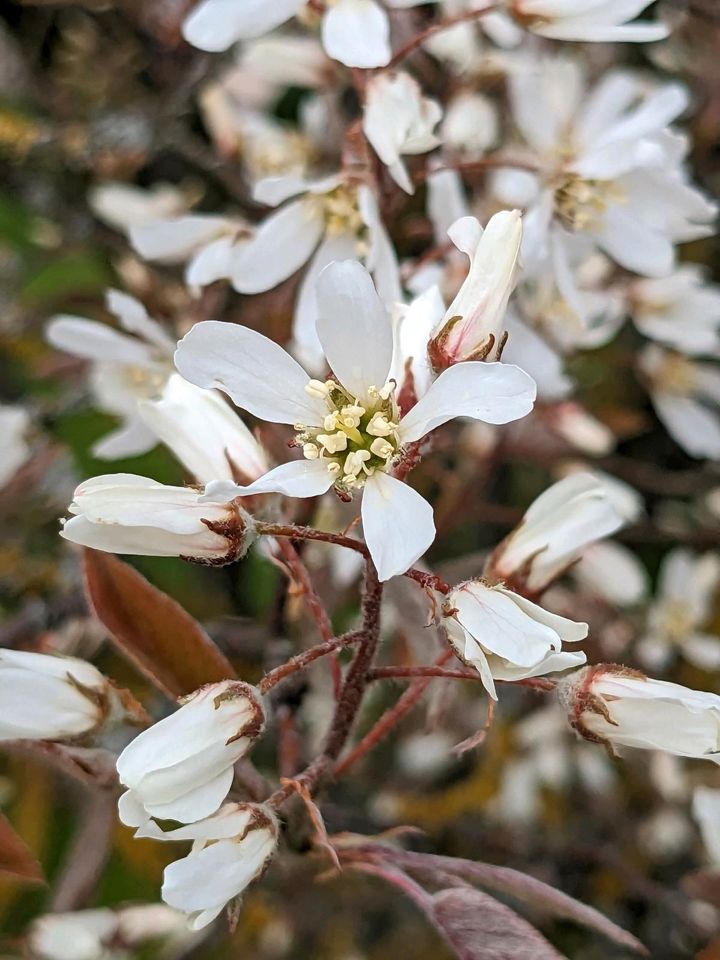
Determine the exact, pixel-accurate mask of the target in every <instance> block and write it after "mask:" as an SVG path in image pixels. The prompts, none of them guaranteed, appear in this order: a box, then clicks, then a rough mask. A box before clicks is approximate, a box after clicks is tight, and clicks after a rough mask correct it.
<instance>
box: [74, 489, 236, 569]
mask: <svg viewBox="0 0 720 960" xmlns="http://www.w3.org/2000/svg"><path fill="white" fill-rule="evenodd" d="M201 497H202V495H201V494H200V493H198V491H196V490H191V489H188V488H186V487H170V486H165V485H163V484H162V483H157V482H156V481H155V480H150V479H148V478H147V477H137V476H134V475H133V474H127V473H120V474H107V475H105V476H102V477H95V478H94V479H92V480H86V481H85V483H81V484H80V486H79V487H78V488H77V490H76V491H75V494H74V499H73V502H72V503H71V504H70V507H69V511H70V513H71V514H73V516H72V517H71V518H70V519H69V520H67V521H66V522H65V524H64V526H63V529H62V531H61V535H62V536H63V537H64V538H65V539H66V540H71V541H72V542H73V543H79V544H82V546H85V547H92V548H93V549H95V550H105V551H107V552H108V553H125V554H134V555H138V556H145V557H182V558H183V559H184V560H192V561H194V562H196V563H206V564H212V565H217V566H222V565H223V564H226V563H233V562H234V561H235V560H238V559H239V558H240V557H242V556H244V554H245V553H246V551H247V549H248V547H249V546H250V544H251V543H252V541H253V539H254V523H253V520H252V517H251V516H250V515H249V514H248V513H246V512H245V511H244V510H243V509H242V508H241V507H239V506H237V505H236V504H234V503H203V502H201Z"/></svg>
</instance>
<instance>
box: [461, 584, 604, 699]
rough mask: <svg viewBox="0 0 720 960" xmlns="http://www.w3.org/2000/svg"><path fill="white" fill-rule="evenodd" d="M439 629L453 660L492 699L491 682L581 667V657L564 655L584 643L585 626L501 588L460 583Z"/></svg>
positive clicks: (521, 678)
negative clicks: (569, 646) (473, 674)
mask: <svg viewBox="0 0 720 960" xmlns="http://www.w3.org/2000/svg"><path fill="white" fill-rule="evenodd" d="M443 612H444V618H443V626H444V627H445V630H446V632H447V635H448V639H449V640H450V644H451V646H452V647H453V649H454V650H455V653H456V654H457V656H458V657H459V658H460V659H461V660H463V661H464V662H465V663H467V664H469V665H470V666H472V667H475V669H476V670H477V671H478V672H479V674H480V676H481V677H482V681H483V684H484V685H485V688H486V690H487V691H488V693H489V694H490V695H491V696H492V697H493V698H495V699H497V694H496V692H495V684H494V682H493V680H494V679H495V680H523V679H525V678H526V677H538V676H542V675H544V674H547V673H553V672H555V671H557V670H567V669H568V668H569V667H576V666H580V665H581V664H583V663H585V654H584V653H569V652H567V651H562V649H561V648H562V644H563V641H564V642H566V643H567V642H571V643H573V642H576V641H578V640H584V639H585V637H586V636H587V634H588V625H587V624H586V623H576V622H575V621H574V620H568V619H566V618H565V617H560V616H558V615H557V614H554V613H550V612H548V611H547V610H544V609H543V608H542V607H540V606H538V604H536V603H532V602H531V601H530V600H526V599H525V598H524V597H521V596H518V594H516V593H513V592H512V591H510V590H506V589H505V588H504V587H501V586H491V585H490V584H487V583H483V582H482V581H480V580H469V581H467V582H466V583H461V584H459V585H458V586H457V587H455V588H454V589H453V590H451V591H450V593H449V594H448V595H447V598H446V600H445V602H444V603H443Z"/></svg>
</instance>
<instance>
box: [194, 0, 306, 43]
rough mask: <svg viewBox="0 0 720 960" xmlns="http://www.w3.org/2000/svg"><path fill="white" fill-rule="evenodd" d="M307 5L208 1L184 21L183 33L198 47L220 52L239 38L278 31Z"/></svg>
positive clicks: (301, 1) (299, 1)
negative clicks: (278, 28) (276, 28)
mask: <svg viewBox="0 0 720 960" xmlns="http://www.w3.org/2000/svg"><path fill="white" fill-rule="evenodd" d="M303 6H305V0H271V2H268V0H204V3H200V4H198V6H197V7H195V9H194V10H193V11H192V13H191V14H190V16H189V17H188V18H187V19H186V20H185V22H184V23H183V36H184V37H185V39H186V40H187V42H188V43H191V44H192V45H193V46H194V47H198V49H200V50H207V51H208V52H210V53H217V52H219V51H220V50H227V48H228V47H230V46H232V44H233V43H235V41H236V40H250V39H252V38H253V37H259V36H262V34H263V33H268V32H269V31H270V30H274V29H275V27H279V26H280V24H281V23H285V21H286V20H289V19H290V17H294V16H295V14H296V13H297V12H298V11H299V10H300V9H301V8H302V7H303Z"/></svg>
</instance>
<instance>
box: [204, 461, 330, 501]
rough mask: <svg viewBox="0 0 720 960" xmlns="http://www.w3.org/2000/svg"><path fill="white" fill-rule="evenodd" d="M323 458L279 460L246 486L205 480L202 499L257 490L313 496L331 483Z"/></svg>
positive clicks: (233, 495) (219, 499)
mask: <svg viewBox="0 0 720 960" xmlns="http://www.w3.org/2000/svg"><path fill="white" fill-rule="evenodd" d="M333 482H334V480H333V478H332V477H331V476H330V474H329V473H328V469H327V463H325V462H324V461H323V460H291V461H290V462H289V463H281V464H280V466H279V467H275V468H274V469H273V470H270V471H269V472H268V473H266V474H265V476H264V477H260V479H259V480H256V481H255V482H254V483H250V484H248V485H247V486H240V485H233V484H229V483H227V481H220V482H218V483H215V482H213V483H209V484H208V485H207V488H206V490H205V496H204V497H202V498H201V501H202V500H213V501H219V502H222V501H226V500H232V499H233V498H234V497H249V496H252V495H254V494H257V493H283V494H285V496H286V497H317V496H319V495H320V494H321V493H325V491H326V490H329V489H330V487H331V486H332V485H333Z"/></svg>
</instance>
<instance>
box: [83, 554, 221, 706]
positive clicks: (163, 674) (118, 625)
mask: <svg viewBox="0 0 720 960" xmlns="http://www.w3.org/2000/svg"><path fill="white" fill-rule="evenodd" d="M84 564H85V583H86V589H87V595H88V601H89V603H90V606H91V608H92V610H93V611H94V613H95V616H96V617H97V618H98V620H100V622H101V623H102V624H103V626H105V627H106V628H107V630H108V631H109V632H110V634H111V635H112V637H113V639H114V640H115V642H116V643H117V645H118V646H119V647H120V649H121V650H122V652H123V653H124V654H125V655H126V656H127V657H128V658H129V659H130V660H132V662H133V663H134V664H135V666H136V667H137V668H138V669H139V670H141V671H142V672H143V673H144V674H145V675H146V676H147V677H149V678H150V680H152V681H153V683H155V684H156V685H157V686H158V687H160V689H161V690H163V691H165V693H167V694H168V695H169V696H171V697H173V698H174V697H180V696H183V695H185V694H187V693H191V692H192V691H193V690H196V689H197V688H198V687H200V686H202V685H203V684H204V683H215V682H217V681H218V680H226V679H228V678H231V679H234V678H235V676H236V674H235V671H234V670H233V668H232V666H231V665H230V663H229V662H228V660H226V658H225V657H224V656H223V654H222V653H221V652H220V651H219V650H218V648H217V647H216V646H215V644H214V643H213V642H212V640H211V639H210V637H208V635H207V634H206V633H205V631H204V630H203V628H202V627H201V626H200V624H199V623H198V622H197V621H196V620H195V619H193V617H191V616H190V614H189V613H187V611H185V610H183V608H182V607H181V606H180V605H179V604H178V603H176V602H175V601H174V600H172V599H171V598H170V597H168V596H167V594H165V593H163V592H162V591H161V590H158V589H157V587H154V586H152V584H150V583H148V581H147V580H146V579H145V577H143V576H142V575H141V574H139V573H138V572H137V570H134V569H133V568H132V567H130V566H128V564H126V563H123V562H122V561H121V560H118V559H117V557H115V556H113V555H112V554H110V553H101V552H100V551H98V550H85V551H84Z"/></svg>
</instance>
